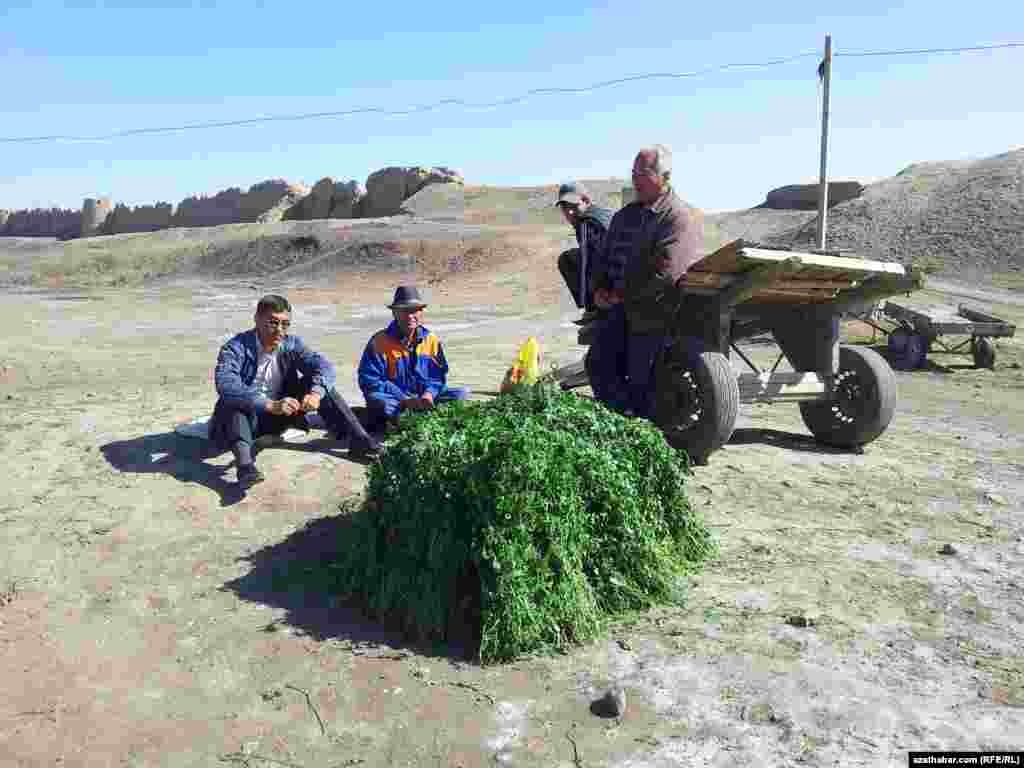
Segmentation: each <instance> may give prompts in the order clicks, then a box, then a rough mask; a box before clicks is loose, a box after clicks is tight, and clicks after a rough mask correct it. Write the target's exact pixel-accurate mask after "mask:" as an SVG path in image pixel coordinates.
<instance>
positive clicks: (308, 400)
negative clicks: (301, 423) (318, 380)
mask: <svg viewBox="0 0 1024 768" xmlns="http://www.w3.org/2000/svg"><path fill="white" fill-rule="evenodd" d="M299 407H300V408H301V409H302V412H303V413H309V412H310V411H315V410H317V409H318V408H319V407H320V395H318V394H317V393H316V392H310V393H309V394H308V395H306V396H305V397H304V398H302V402H301V403H300V404H299Z"/></svg>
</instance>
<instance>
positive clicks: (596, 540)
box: [332, 383, 715, 663]
mask: <svg viewBox="0 0 1024 768" xmlns="http://www.w3.org/2000/svg"><path fill="white" fill-rule="evenodd" d="M403 420H404V424H403V426H402V428H401V429H400V430H399V432H398V433H397V434H395V435H394V436H393V437H392V438H391V439H390V440H389V441H388V451H387V453H386V454H385V456H384V458H383V460H382V461H381V462H380V463H379V464H376V465H374V466H373V467H372V469H371V470H370V475H369V488H368V492H367V497H366V502H365V503H364V505H363V506H362V508H361V509H359V510H358V511H357V512H356V513H355V514H354V518H353V520H352V525H351V526H350V527H349V528H348V530H347V531H346V533H345V537H344V538H345V540H344V541H343V542H341V545H342V550H343V551H342V553H341V557H340V559H339V560H338V561H337V562H336V563H335V564H334V565H333V568H332V570H333V572H334V573H333V576H334V579H333V581H334V588H336V589H337V590H338V591H339V592H342V593H346V594H349V595H352V596H355V597H356V598H357V599H358V600H359V602H360V603H362V605H363V606H364V608H365V609H366V610H367V611H368V613H369V614H370V615H371V616H373V617H376V618H378V619H381V620H385V621H387V622H389V623H392V624H394V623H397V624H399V625H400V626H401V628H402V629H404V630H405V631H406V632H407V633H408V634H409V635H411V636H412V637H413V638H415V639H417V640H419V641H434V642H437V641H444V640H446V639H450V630H451V629H452V626H453V625H454V624H455V623H456V622H460V621H466V619H467V614H468V615H469V616H470V617H471V619H470V620H471V621H472V622H474V623H476V624H477V627H476V635H475V640H476V642H478V643H479V646H478V655H479V658H480V660H481V661H482V662H484V663H487V662H493V661H504V660H508V659H511V658H514V657H516V656H518V655H521V654H523V653H527V652H530V651H534V650H539V649H543V648H549V649H550V648H563V649H564V648H566V647H567V646H568V645H570V644H572V643H578V642H582V641H586V640H588V639H591V638H593V637H595V635H597V634H598V633H599V632H600V631H601V630H602V628H603V627H604V626H605V624H606V623H607V621H608V620H609V619H611V618H614V617H616V616H617V615H621V614H623V613H626V612H631V611H636V610H640V609H645V608H649V607H651V606H653V605H655V604H659V603H660V604H664V603H675V604H678V603H680V602H681V601H682V599H683V597H684V595H685V584H686V578H685V577H686V575H687V574H688V573H690V572H693V571H695V570H697V569H699V567H700V566H701V564H702V562H703V561H704V560H705V559H707V558H708V557H709V556H710V555H711V554H712V553H713V552H714V549H715V545H714V542H713V540H712V538H711V536H710V534H709V532H708V530H707V529H706V528H705V526H704V524H703V521H702V519H701V517H700V516H699V515H698V514H697V513H696V512H695V511H694V510H693V509H692V508H691V507H690V504H689V503H688V501H687V497H686V481H687V476H688V468H687V465H686V461H685V458H684V456H683V455H681V454H678V453H676V452H675V451H673V450H672V449H671V448H670V447H669V446H668V445H667V444H666V443H665V440H664V439H663V438H662V436H661V434H660V433H659V432H658V430H657V429H656V428H655V427H653V426H652V425H651V424H649V423H647V422H645V421H641V420H637V419H627V418H625V417H623V416H620V415H618V414H615V413H613V412H611V411H609V410H607V409H606V408H604V407H603V406H601V405H600V404H598V403H595V402H594V401H592V400H589V399H586V398H582V397H578V396H576V395H573V394H568V393H563V392H561V391H559V390H558V388H557V387H555V386H553V385H550V384H545V383H542V384H537V385H534V386H529V387H521V388H519V389H518V390H517V391H514V392H512V393H509V394H506V395H503V396H501V397H499V398H497V399H495V400H493V401H489V402H469V403H454V404H451V405H446V406H444V407H441V408H438V409H435V410H434V411H432V412H430V413H426V414H416V415H412V414H410V415H409V416H408V417H403Z"/></svg>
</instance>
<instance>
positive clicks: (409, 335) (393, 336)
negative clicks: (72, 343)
mask: <svg viewBox="0 0 1024 768" xmlns="http://www.w3.org/2000/svg"><path fill="white" fill-rule="evenodd" d="M426 306H427V303H426V302H425V301H423V299H422V298H420V292H419V290H418V289H417V288H416V287H415V286H411V285H400V286H399V287H398V288H397V289H395V296H394V299H393V300H392V302H391V303H390V304H389V305H388V309H390V310H391V314H392V317H393V318H394V319H393V320H392V321H391V324H390V325H388V327H387V328H385V329H384V330H382V331H378V332H377V333H375V334H374V335H373V337H372V338H371V339H370V341H369V343H368V344H367V345H366V349H365V350H364V351H363V357H362V359H361V360H360V361H359V388H360V389H361V390H362V391H363V396H364V397H365V398H366V410H367V411H368V412H369V414H370V419H371V429H373V430H377V429H378V428H380V427H385V428H386V427H388V426H394V425H396V424H397V422H398V416H399V414H400V413H401V412H402V411H428V410H430V409H431V408H433V407H434V406H435V405H438V404H440V403H445V402H450V401H452V400H465V399H466V398H467V397H469V390H468V389H465V388H461V387H460V388H450V387H449V386H448V361H447V360H446V359H445V356H444V348H443V347H442V346H441V340H440V339H439V338H437V336H435V335H434V334H433V333H431V332H430V331H429V330H427V329H426V328H425V327H424V326H423V310H424V309H425V308H426Z"/></svg>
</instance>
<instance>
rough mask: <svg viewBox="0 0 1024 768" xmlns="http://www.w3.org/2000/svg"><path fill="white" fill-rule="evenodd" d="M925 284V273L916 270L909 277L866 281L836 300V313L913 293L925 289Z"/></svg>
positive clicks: (902, 276) (891, 275) (900, 276)
mask: <svg viewBox="0 0 1024 768" xmlns="http://www.w3.org/2000/svg"><path fill="white" fill-rule="evenodd" d="M924 284H925V280H924V273H923V272H919V271H918V270H915V269H912V270H910V274H907V275H897V274H887V275H878V276H876V277H875V278H873V279H871V280H865V281H864V282H863V283H862V284H861V285H860V287H858V288H854V289H852V290H849V291H843V293H842V294H841V295H839V296H838V297H837V298H836V302H835V306H836V312H843V311H844V310H845V309H846V308H848V307H855V306H859V305H862V304H869V303H871V302H873V301H877V300H878V299H884V298H886V297H888V296H896V295H898V294H901V293H913V292H914V291H919V290H921V289H922V288H924Z"/></svg>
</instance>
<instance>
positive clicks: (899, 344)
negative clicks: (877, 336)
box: [889, 328, 928, 371]
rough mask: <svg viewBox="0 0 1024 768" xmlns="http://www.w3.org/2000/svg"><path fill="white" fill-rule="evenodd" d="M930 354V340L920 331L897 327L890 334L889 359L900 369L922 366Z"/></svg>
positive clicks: (908, 369)
mask: <svg viewBox="0 0 1024 768" xmlns="http://www.w3.org/2000/svg"><path fill="white" fill-rule="evenodd" d="M927 354H928V342H927V340H926V339H925V338H924V336H922V335H921V334H919V333H915V332H913V331H911V330H909V329H907V328H897V329H896V330H895V331H893V332H892V333H890V334H889V359H891V360H892V365H893V368H895V369H896V370H898V371H912V370H914V369H915V368H920V367H921V365H922V364H923V363H924V359H925V356H926V355H927Z"/></svg>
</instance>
